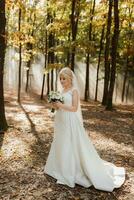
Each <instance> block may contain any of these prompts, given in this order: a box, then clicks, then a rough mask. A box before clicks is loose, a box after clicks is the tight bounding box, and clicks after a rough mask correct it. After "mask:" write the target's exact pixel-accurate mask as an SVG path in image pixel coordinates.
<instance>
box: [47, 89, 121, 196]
mask: <svg viewBox="0 0 134 200" xmlns="http://www.w3.org/2000/svg"><path fill="white" fill-rule="evenodd" d="M63 97H64V103H65V104H67V105H71V104H72V90H70V91H68V92H66V93H63ZM54 124H55V125H54V139H53V142H52V145H51V149H50V152H49V155H48V159H47V162H46V165H45V173H46V174H48V175H50V176H52V177H54V178H55V179H57V183H60V184H65V185H68V186H69V187H74V186H75V183H76V184H79V185H82V186H84V187H86V188H87V187H90V186H91V185H93V186H94V187H95V188H96V189H99V190H104V191H108V192H112V191H113V189H114V188H118V187H120V186H121V185H122V184H123V183H124V180H125V169H124V168H123V167H116V166H115V165H114V164H112V163H109V162H106V161H104V160H102V159H101V158H100V157H99V155H98V153H97V151H96V149H95V147H94V146H93V144H92V142H91V141H90V138H89V136H88V135H87V133H86V132H85V129H84V127H83V124H82V122H81V121H80V118H79V117H78V113H77V112H69V111H64V110H58V111H56V115H55V123H54Z"/></svg>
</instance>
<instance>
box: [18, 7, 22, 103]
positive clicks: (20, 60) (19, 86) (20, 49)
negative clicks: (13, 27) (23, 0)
mask: <svg viewBox="0 0 134 200" xmlns="http://www.w3.org/2000/svg"><path fill="white" fill-rule="evenodd" d="M20 29H21V8H20V9H19V21H18V31H19V32H20ZM19 40H20V44H19V80H18V102H19V103H20V93H21V64H22V55H21V53H22V52H21V51H22V46H21V38H20V39H19Z"/></svg>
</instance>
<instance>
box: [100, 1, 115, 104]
mask: <svg viewBox="0 0 134 200" xmlns="http://www.w3.org/2000/svg"><path fill="white" fill-rule="evenodd" d="M112 3H113V0H109V11H108V20H107V32H106V45H105V63H104V69H105V75H104V90H103V99H102V105H106V103H107V96H108V87H109V77H110V76H109V75H110V61H109V47H110V31H111V23H112Z"/></svg>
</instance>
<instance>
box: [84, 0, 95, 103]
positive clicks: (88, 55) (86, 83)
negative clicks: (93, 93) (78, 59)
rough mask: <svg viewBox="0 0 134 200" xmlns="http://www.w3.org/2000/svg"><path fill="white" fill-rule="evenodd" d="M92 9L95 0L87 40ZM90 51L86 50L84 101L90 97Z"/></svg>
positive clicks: (90, 33) (90, 34) (90, 32)
mask: <svg viewBox="0 0 134 200" xmlns="http://www.w3.org/2000/svg"><path fill="white" fill-rule="evenodd" d="M94 11H95V0H94V1H93V8H92V10H91V13H90V14H91V17H90V24H89V41H92V21H93V17H94ZM90 53H91V52H89V51H88V52H87V58H86V60H87V62H86V82H85V101H88V100H89V97H90V91H89V87H90V86H89V77H90V75H89V73H90V70H89V66H90V62H89V61H90V59H89V57H90Z"/></svg>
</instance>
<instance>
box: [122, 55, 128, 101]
mask: <svg viewBox="0 0 134 200" xmlns="http://www.w3.org/2000/svg"><path fill="white" fill-rule="evenodd" d="M127 74H128V56H127V62H126V69H125V72H124V80H123V88H122V96H121V97H122V98H121V99H122V102H124V96H125V88H126V82H127Z"/></svg>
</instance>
